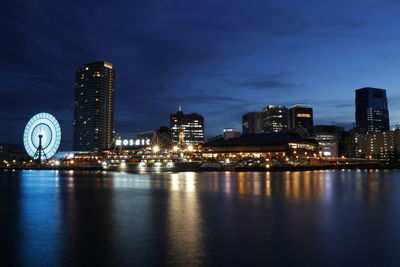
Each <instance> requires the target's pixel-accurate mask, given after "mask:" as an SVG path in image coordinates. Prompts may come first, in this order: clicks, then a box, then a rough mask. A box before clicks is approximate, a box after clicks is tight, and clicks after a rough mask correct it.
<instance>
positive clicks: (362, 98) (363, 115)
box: [356, 87, 389, 133]
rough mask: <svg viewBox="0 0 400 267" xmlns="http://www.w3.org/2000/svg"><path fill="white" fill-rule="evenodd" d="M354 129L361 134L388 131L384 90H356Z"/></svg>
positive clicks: (367, 88)
mask: <svg viewBox="0 0 400 267" xmlns="http://www.w3.org/2000/svg"><path fill="white" fill-rule="evenodd" d="M356 127H357V128H358V129H359V130H360V131H361V132H363V133H373V132H382V131H388V130H389V111H388V105H387V99H386V90H385V89H378V88H371V87H365V88H361V89H358V90H356Z"/></svg>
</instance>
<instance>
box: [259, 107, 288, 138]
mask: <svg viewBox="0 0 400 267" xmlns="http://www.w3.org/2000/svg"><path fill="white" fill-rule="evenodd" d="M262 127H263V132H264V133H280V132H282V131H283V130H284V129H287V128H288V109H287V108H286V107H285V106H273V105H269V106H267V107H265V108H264V110H263V115H262Z"/></svg>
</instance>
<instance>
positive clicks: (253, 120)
mask: <svg viewBox="0 0 400 267" xmlns="http://www.w3.org/2000/svg"><path fill="white" fill-rule="evenodd" d="M242 132H243V133H244V134H257V133H262V132H263V130H262V112H248V113H246V114H244V115H243V116H242Z"/></svg>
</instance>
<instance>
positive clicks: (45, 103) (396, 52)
mask: <svg viewBox="0 0 400 267" xmlns="http://www.w3.org/2000/svg"><path fill="white" fill-rule="evenodd" d="M0 10H1V14H2V15H1V18H0V21H1V27H0V34H1V42H0V59H1V64H0V79H1V84H0V99H1V105H0V120H1V126H0V142H11V143H19V144H22V133H23V129H24V127H25V124H26V122H27V121H28V120H29V119H30V117H31V116H33V115H34V114H35V113H37V112H49V113H52V114H53V115H55V116H56V118H57V119H58V120H59V122H60V124H61V128H62V130H63V141H62V144H63V145H62V148H63V149H69V148H70V147H71V144H72V118H73V96H74V74H75V73H74V72H75V68H77V67H79V66H82V65H84V64H85V63H89V62H93V61H101V60H107V61H110V62H111V63H113V65H114V68H115V70H116V127H117V132H120V133H122V132H138V131H146V130H151V129H155V128H158V127H159V126H161V125H169V114H170V113H173V112H175V111H176V110H177V107H178V104H179V103H182V104H183V111H184V112H186V113H192V112H197V113H200V114H202V115H203V116H204V117H205V124H206V137H212V136H214V135H217V134H220V133H221V131H222V128H224V127H235V128H237V129H240V130H241V115H242V114H243V113H245V112H248V111H258V110H261V109H262V107H264V106H266V105H269V104H283V105H288V106H289V105H292V104H297V103H301V104H303V103H304V104H309V105H311V106H312V107H313V108H314V117H315V123H317V124H322V123H323V124H338V125H342V126H346V127H347V128H349V127H350V126H351V125H352V123H353V121H354V90H355V89H358V88H361V87H365V86H371V87H379V88H385V89H387V94H388V100H389V112H390V123H391V125H394V124H397V123H399V121H400V109H399V105H398V103H399V101H400V93H399V90H398V84H399V82H400V78H399V77H400V76H399V74H400V30H399V27H400V15H399V14H400V1H395V0H351V1H349V0H346V1H344V0H335V1H321V0H315V1H295V0H291V1H285V0H279V1H266V0H262V1H249V0H246V1H243V0H241V1H232V0H230V1H219V0H218V1H216V0H212V1H205V0H202V1H192V0H184V1H151V0H145V1H134V0H130V1H61V0H57V1H55V0H49V1H35V0H30V1H19V0H13V1H2V3H1V4H0Z"/></svg>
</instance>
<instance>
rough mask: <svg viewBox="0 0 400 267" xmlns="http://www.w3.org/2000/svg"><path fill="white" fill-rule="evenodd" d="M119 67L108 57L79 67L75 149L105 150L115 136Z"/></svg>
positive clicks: (76, 90) (77, 74)
mask: <svg viewBox="0 0 400 267" xmlns="http://www.w3.org/2000/svg"><path fill="white" fill-rule="evenodd" d="M114 96H115V70H114V69H113V65H112V64H111V63H109V62H106V61H101V62H94V63H90V64H86V65H85V66H83V67H80V68H77V69H76V78H75V102H74V105H75V113H74V123H73V143H74V150H75V151H94V152H98V151H102V150H106V149H109V148H110V147H111V146H112V141H113V139H114V134H115V130H114V127H115V125H114Z"/></svg>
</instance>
